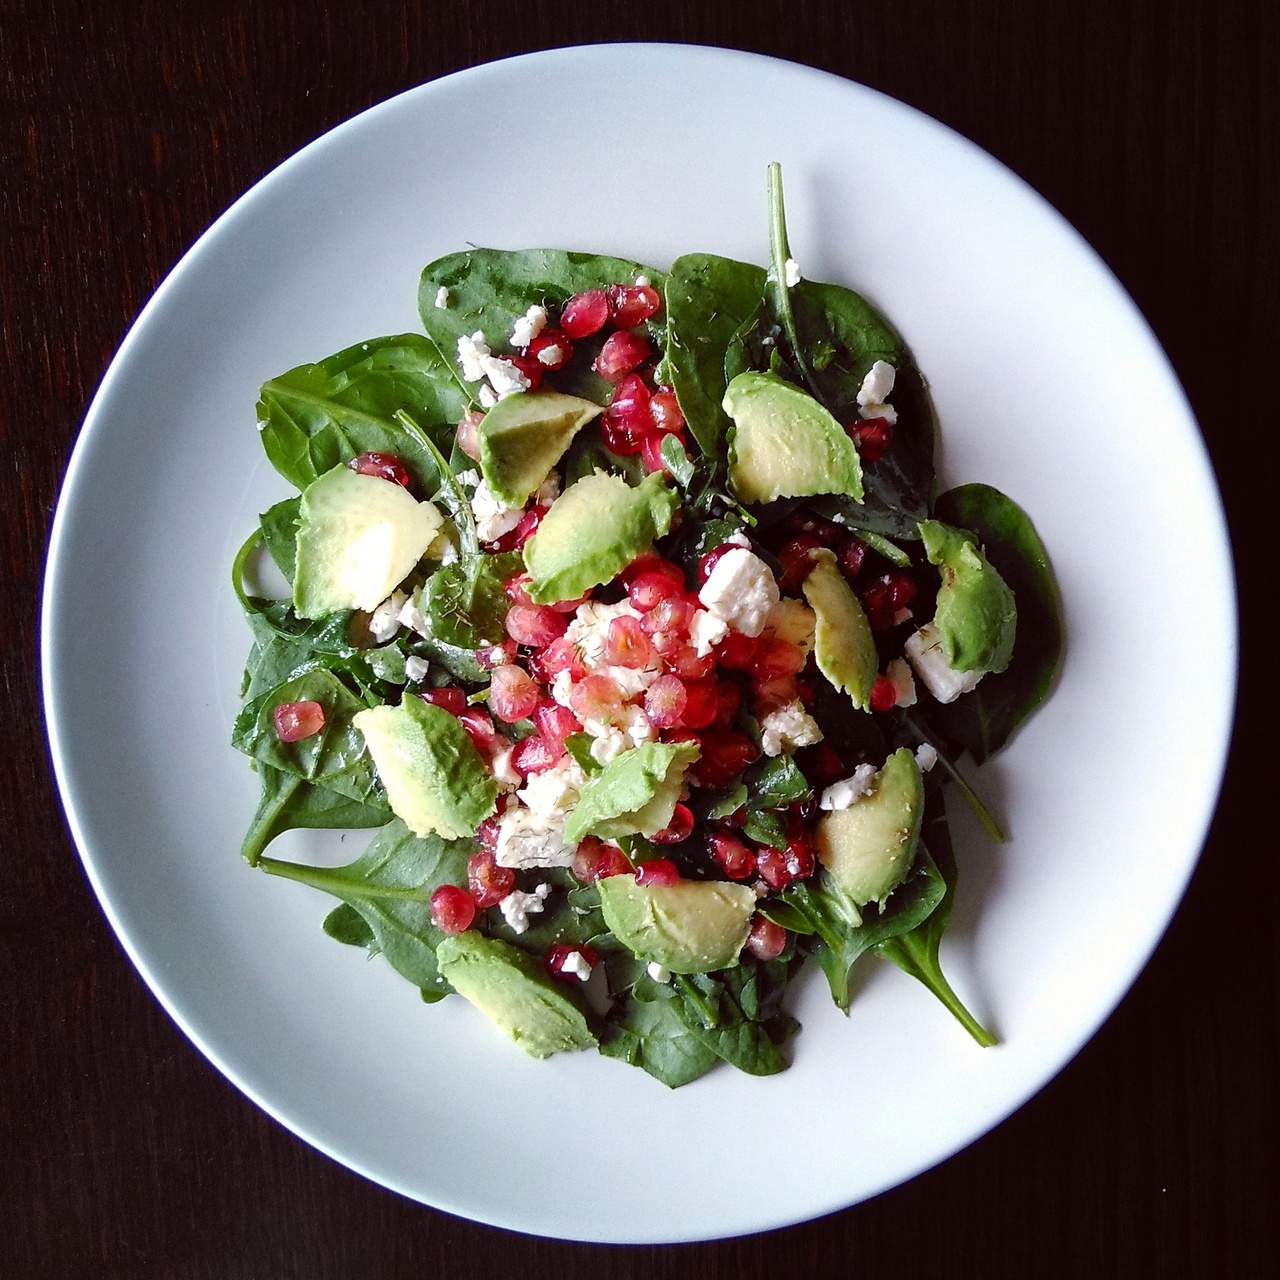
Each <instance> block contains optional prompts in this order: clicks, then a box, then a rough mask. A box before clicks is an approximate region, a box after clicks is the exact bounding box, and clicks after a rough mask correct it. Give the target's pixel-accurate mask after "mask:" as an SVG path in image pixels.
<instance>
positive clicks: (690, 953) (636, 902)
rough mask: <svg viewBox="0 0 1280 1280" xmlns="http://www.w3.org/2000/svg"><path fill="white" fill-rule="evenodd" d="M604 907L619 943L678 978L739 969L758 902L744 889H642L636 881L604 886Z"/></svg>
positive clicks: (685, 883)
mask: <svg viewBox="0 0 1280 1280" xmlns="http://www.w3.org/2000/svg"><path fill="white" fill-rule="evenodd" d="M599 890H600V906H601V909H602V910H603V911H604V919H605V923H606V924H607V925H608V926H609V929H610V931H611V932H612V933H613V935H614V937H615V938H617V939H618V941H619V942H621V943H622V945H623V946H625V947H626V948H627V949H628V950H630V951H631V952H632V953H633V954H635V955H637V956H639V957H640V959H641V960H649V961H653V962H654V963H657V964H660V965H662V966H663V967H664V968H666V969H670V970H671V972H672V973H710V972H711V971H712V970H715V969H726V968H729V967H730V966H731V965H735V964H737V963H738V953H739V952H740V951H741V950H742V947H743V944H744V943H745V942H746V940H747V934H748V933H749V932H750V931H751V918H752V916H753V915H754V913H755V907H756V896H755V894H754V893H753V892H752V891H751V890H750V889H748V888H747V886H746V885H742V884H729V883H727V882H724V881H720V880H681V881H679V882H678V883H677V884H673V885H641V884H637V883H636V878H635V876H634V875H622V876H609V877H608V878H607V879H604V880H601V881H600V882H599Z"/></svg>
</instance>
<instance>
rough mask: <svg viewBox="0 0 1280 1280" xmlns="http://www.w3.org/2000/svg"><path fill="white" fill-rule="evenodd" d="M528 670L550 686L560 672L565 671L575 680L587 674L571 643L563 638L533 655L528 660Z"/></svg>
mask: <svg viewBox="0 0 1280 1280" xmlns="http://www.w3.org/2000/svg"><path fill="white" fill-rule="evenodd" d="M529 669H530V670H531V671H532V672H533V674H534V675H535V676H537V677H538V679H539V680H541V681H542V682H543V684H550V683H551V682H552V681H553V680H554V679H555V678H556V676H558V675H559V674H560V672H562V671H567V672H568V673H569V674H570V676H572V677H573V679H575V680H581V679H582V677H583V676H584V675H586V674H587V669H586V667H584V666H583V665H582V658H581V657H580V656H579V654H578V651H577V649H576V648H575V647H574V645H573V642H572V641H571V640H568V639H566V638H565V637H564V636H560V637H559V638H558V639H556V640H553V641H552V642H551V643H550V644H549V645H547V647H546V648H545V649H543V650H542V651H541V652H539V653H535V654H533V655H532V656H531V657H530V658H529Z"/></svg>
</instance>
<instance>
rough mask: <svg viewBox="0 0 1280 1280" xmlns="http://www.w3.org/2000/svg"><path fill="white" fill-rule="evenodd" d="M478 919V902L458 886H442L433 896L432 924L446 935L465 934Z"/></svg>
mask: <svg viewBox="0 0 1280 1280" xmlns="http://www.w3.org/2000/svg"><path fill="white" fill-rule="evenodd" d="M475 918H476V900H475V899H474V898H473V897H472V896H471V895H470V894H469V893H468V892H467V891H466V890H465V889H461V888H459V887H458V886H457V885H456V884H442V885H441V886H440V887H439V888H438V889H437V890H436V891H435V893H433V894H432V895H431V923H432V924H434V925H435V927H436V928H437V929H443V930H444V932H445V933H463V932H464V931H465V930H467V929H470V928H471V922H472V921H473V920H474V919H475Z"/></svg>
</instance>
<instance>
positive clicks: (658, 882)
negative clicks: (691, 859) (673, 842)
mask: <svg viewBox="0 0 1280 1280" xmlns="http://www.w3.org/2000/svg"><path fill="white" fill-rule="evenodd" d="M679 883H680V872H679V870H678V868H677V867H676V864H675V863H674V862H672V861H671V859H670V858H654V859H652V861H650V862H642V863H641V864H640V865H639V866H638V867H637V868H636V884H638V885H644V886H648V887H650V888H654V889H669V888H670V887H671V886H672V885H673V884H679Z"/></svg>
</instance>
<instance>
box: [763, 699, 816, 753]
mask: <svg viewBox="0 0 1280 1280" xmlns="http://www.w3.org/2000/svg"><path fill="white" fill-rule="evenodd" d="M821 741H822V730H821V729H820V728H819V727H818V722H817V721H816V720H815V719H814V718H813V717H812V716H811V715H810V714H809V713H808V712H807V711H806V710H805V709H804V704H803V703H802V702H801V701H800V700H799V699H798V698H796V699H795V700H793V701H791V702H788V703H787V704H786V705H785V706H782V707H779V708H778V709H777V711H771V712H769V714H768V715H767V716H765V718H764V719H763V720H762V721H761V722H760V749H761V750H762V751H763V752H764V753H765V755H767V756H780V755H782V754H783V752H785V751H794V750H795V748H796V747H809V746H812V745H813V744H814V743H815V742H821Z"/></svg>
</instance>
